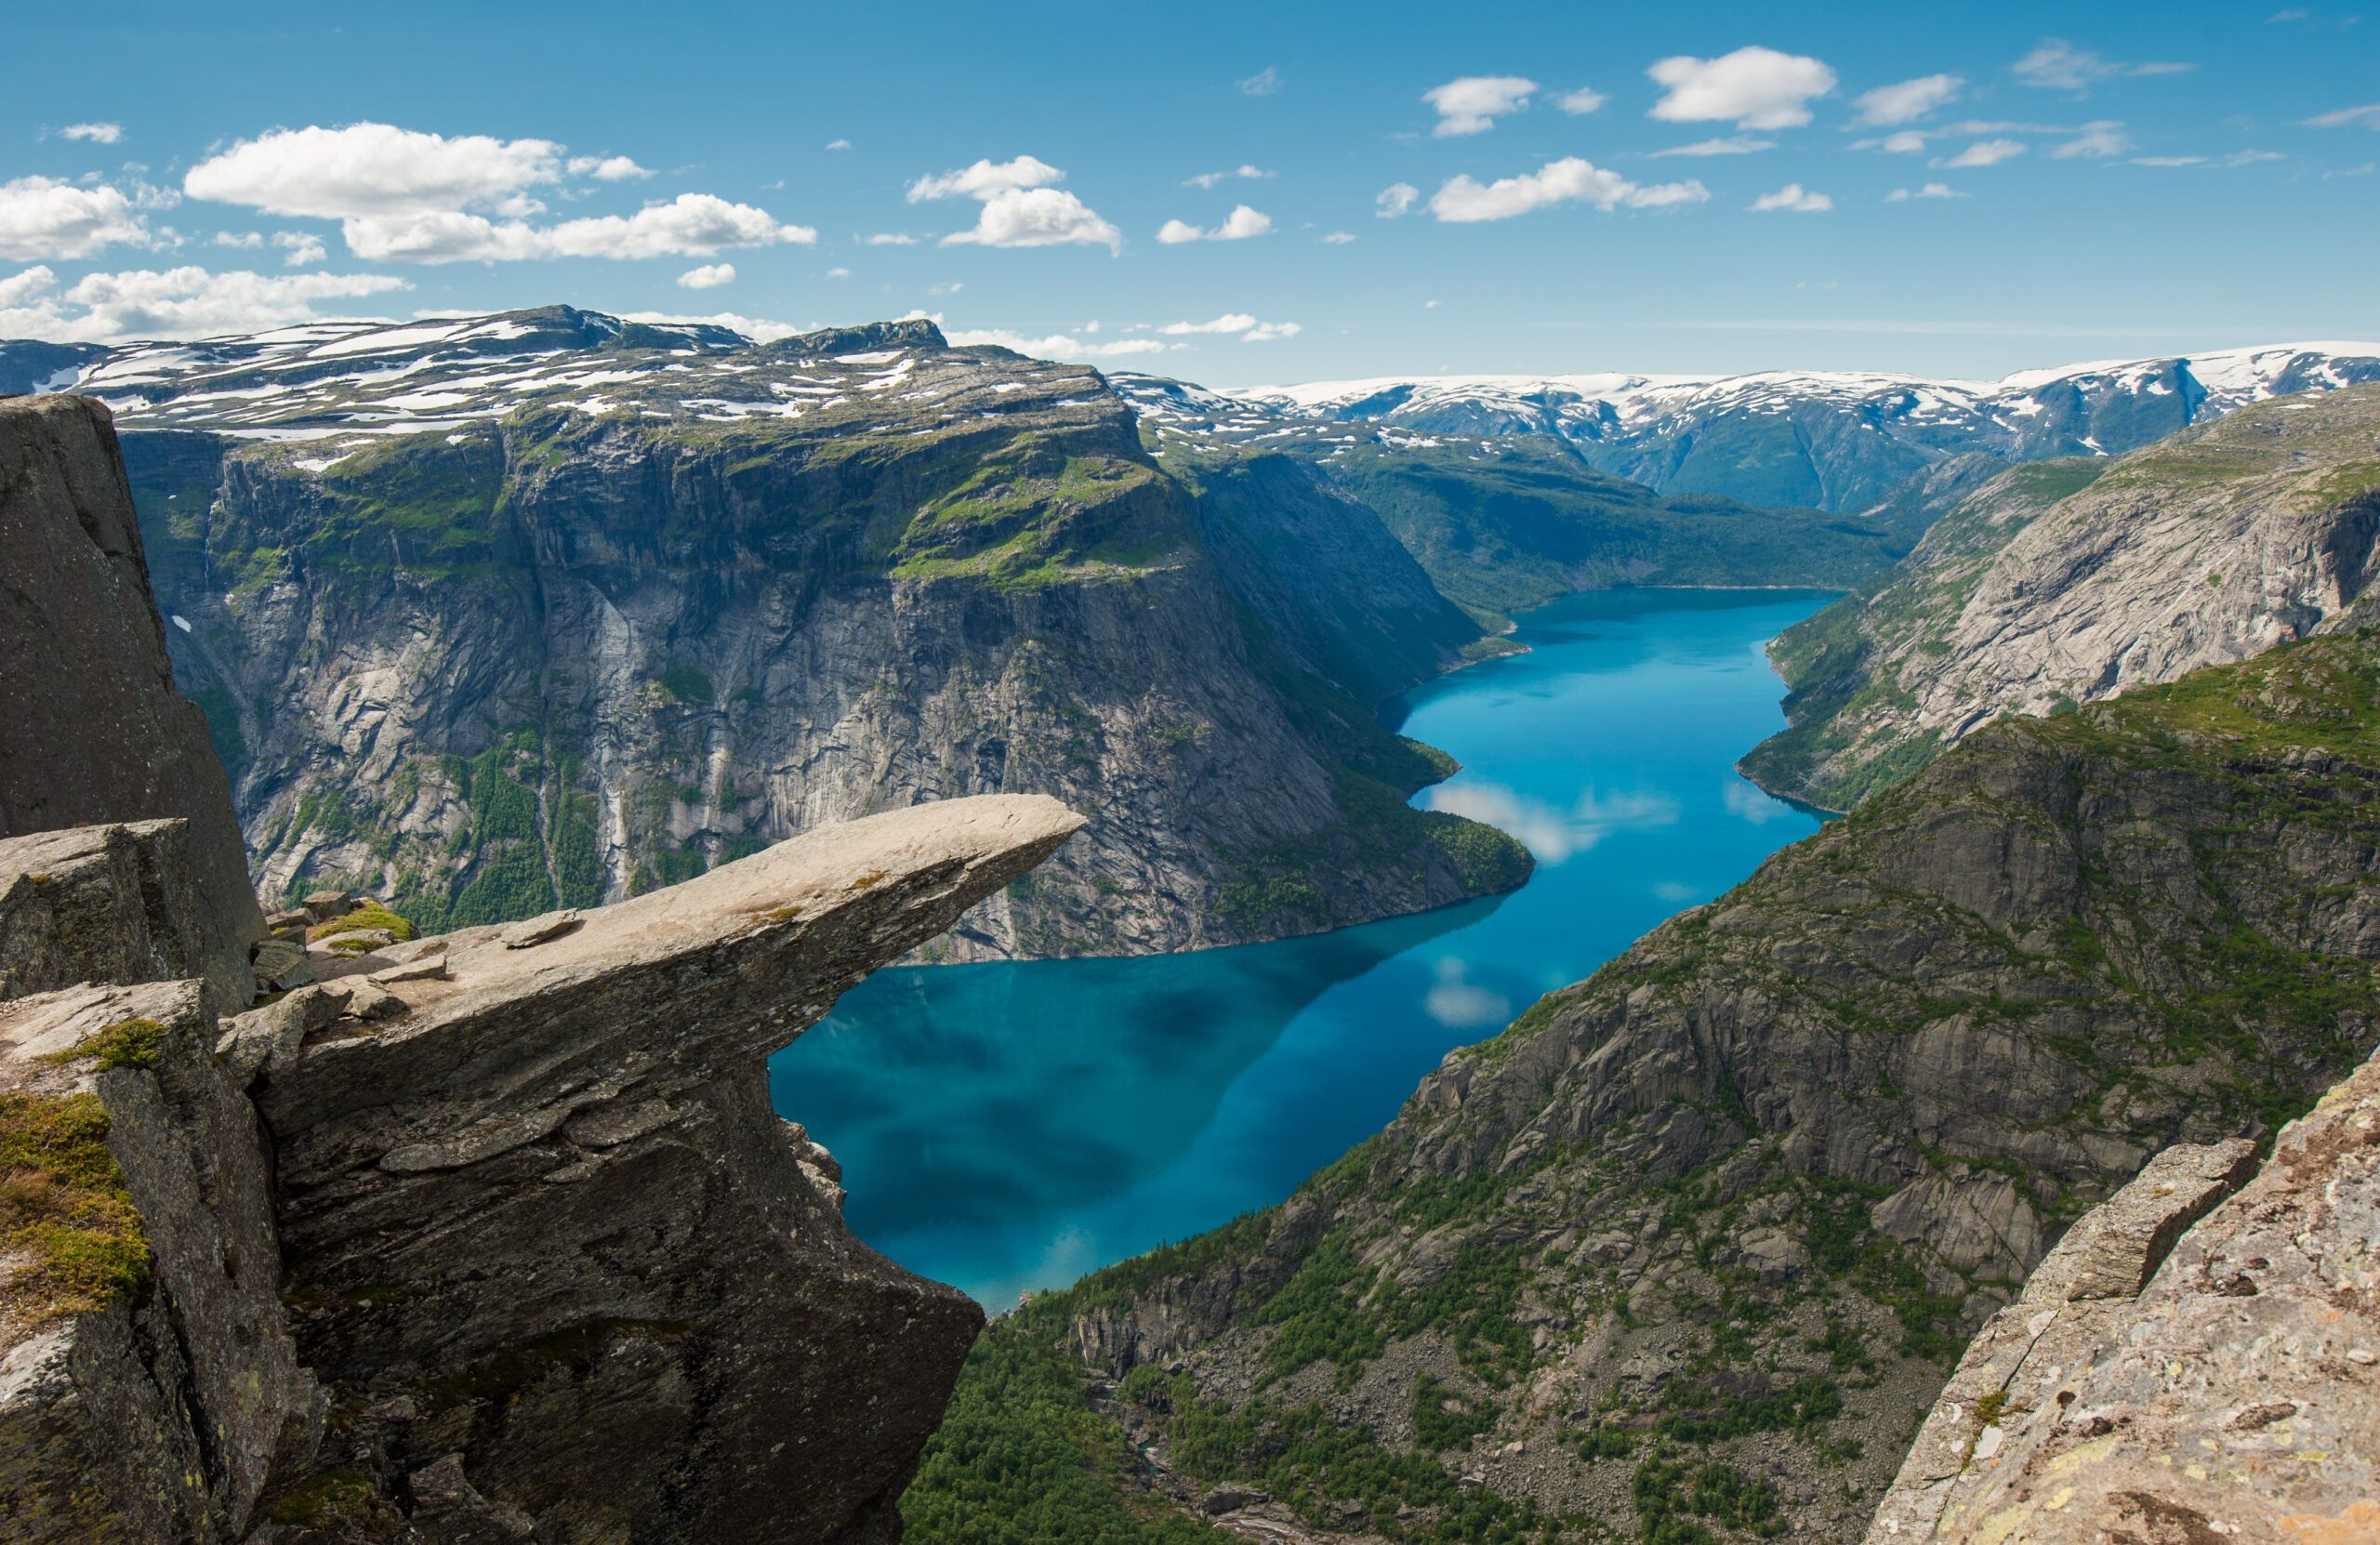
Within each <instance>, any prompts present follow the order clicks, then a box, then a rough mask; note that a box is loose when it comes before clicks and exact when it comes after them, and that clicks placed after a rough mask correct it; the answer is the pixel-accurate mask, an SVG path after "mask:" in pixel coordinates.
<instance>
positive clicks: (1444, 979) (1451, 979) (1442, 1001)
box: [1421, 956, 1513, 1030]
mask: <svg viewBox="0 0 2380 1545" xmlns="http://www.w3.org/2000/svg"><path fill="white" fill-rule="evenodd" d="M1466 969H1467V968H1466V967H1465V966H1464V965H1463V963H1462V962H1461V960H1458V959H1456V958H1455V957H1452V956H1448V957H1446V958H1444V959H1442V960H1440V961H1439V962H1438V963H1437V966H1436V967H1435V979H1434V980H1433V981H1432V983H1431V984H1430V990H1429V991H1428V992H1427V993H1425V994H1423V995H1422V997H1421V1009H1422V1011H1423V1012H1424V1013H1426V1014H1428V1015H1429V1016H1430V1017H1431V1018H1432V1019H1434V1020H1436V1021H1437V1022H1438V1023H1440V1024H1443V1025H1445V1026H1446V1027H1447V1028H1448V1029H1449V1030H1482V1029H1485V1028H1487V1027H1488V1025H1491V1024H1501V1023H1504V1022H1505V1021H1506V1020H1509V1019H1511V1018H1512V1017H1513V1004H1512V1000H1511V999H1510V998H1508V997H1504V996H1502V995H1501V994H1500V993H1493V992H1490V991H1488V989H1487V988H1485V987H1482V986H1479V985H1476V984H1474V983H1472V982H1469V981H1466V980H1465V979H1464V973H1465V971H1466Z"/></svg>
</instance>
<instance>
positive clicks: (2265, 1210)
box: [1868, 1058, 2380, 1545]
mask: <svg viewBox="0 0 2380 1545" xmlns="http://www.w3.org/2000/svg"><path fill="white" fill-rule="evenodd" d="M2253 1166H2254V1153H2253V1150H2252V1148H2251V1146H2250V1145H2249V1144H2248V1143H2246V1142H2225V1143H2216V1144H2213V1145H2211V1146H2207V1147H2181V1148H2172V1149H2168V1150H2166V1151H2165V1152H2164V1153H2162V1154H2160V1155H2158V1156H2157V1158H2156V1159H2155V1160H2153V1161H2151V1163H2150V1164H2149V1168H2148V1169H2144V1170H2143V1171H2142V1172H2141V1174H2140V1176H2139V1178H2138V1179H2137V1180H2135V1181H2134V1182H2132V1183H2131V1184H2130V1185H2127V1186H2126V1187H2124V1189H2123V1190H2122V1191H2120V1192H2118V1193H2117V1194H2116V1195H2114V1196H2113V1197H2111V1198H2110V1199H2109V1201H2108V1202H2107V1203H2106V1204H2104V1205H2103V1206H2101V1207H2100V1208H2097V1209H2096V1210H2095V1211H2093V1212H2092V1213H2090V1214H2088V1215H2086V1216H2085V1217H2084V1218H2083V1221H2081V1222H2079V1223H2077V1224H2076V1225H2075V1226H2074V1228H2073V1229H2072V1231H2070V1232H2069V1234H2068V1235H2067V1237H2066V1238H2065V1239H2064V1240H2063V1241H2061V1242H2060V1244H2059V1245H2058V1248H2056V1250H2054V1251H2052V1252H2051V1254H2050V1256H2049V1257H2048V1259H2046V1260H2045V1261H2043V1262H2042V1265H2041V1269H2040V1270H2039V1271H2037V1272H2035V1273H2034V1274H2033V1276H2032V1279H2031V1280H2030V1282H2028V1283H2027V1285H2026V1287H2025V1293H2024V1296H2023V1297H2022V1298H2021V1299H2019V1300H2018V1301H2016V1303H2014V1304H2011V1305H2010V1306H2009V1307H2008V1308H2006V1309H2004V1310H2003V1311H2001V1313H2000V1314H1998V1315H1997V1316H1995V1317H1994V1318H1993V1320H1992V1321H1991V1323H1990V1325H1988V1326H1986V1327H1984V1331H1983V1333H1982V1334H1981V1335H1980V1336H1978V1337H1977V1339H1976V1340H1975V1344H1974V1345H1973V1346H1971V1347H1969V1348H1968V1350H1967V1354H1966V1355H1965V1357H1964V1358H1963V1359H1962V1360H1961V1362H1960V1364H1959V1367H1958V1371H1957V1372H1956V1373H1955V1374H1954V1375H1952V1377H1951V1380H1950V1385H1949V1386H1948V1387H1947V1388H1946V1389H1945V1390H1944V1391H1943V1393H1942V1398H1941V1400H1940V1402H1939V1403H1938V1404H1937V1406H1935V1408H1934V1411H1933V1414H1932V1415H1931V1416H1930V1417H1929V1418H1928V1419H1927V1420H1926V1422H1925V1425H1924V1428H1923V1429H1922V1430H1921V1431H1920V1433H1919V1434H1918V1439H1917V1443H1916V1445H1915V1446H1914V1447H1912V1448H1911V1451H1910V1456H1909V1459H1908V1460H1907V1461H1906V1462H1905V1463H1904V1464H1903V1466H1902V1468H1901V1472H1900V1475H1899V1478H1898V1479H1897V1481H1896V1482H1895V1483H1894V1486H1893V1489H1892V1491H1891V1492H1890V1493H1889V1494H1888V1495H1887V1496H1886V1497H1885V1499H1884V1505H1883V1507H1882V1508H1881V1509H1879V1510H1878V1512H1877V1514H1876V1519H1875V1522H1874V1524H1873V1525H1872V1526H1871V1528H1870V1530H1869V1533H1868V1545H1914V1542H1916V1541H1928V1542H1937V1541H1938V1542H1943V1545H1953V1542H1955V1545H1985V1542H1993V1545H1997V1542H2003V1541H2016V1540H2022V1541H2025V1542H2027V1545H2101V1542H2106V1541H2123V1540H2136V1541H2142V1542H2144V1545H2150V1542H2153V1545H2162V1542H2164V1541H2174V1542H2175V1545H2199V1542H2201V1541H2206V1542H2216V1541H2228V1540H2242V1541H2244V1540H2275V1541H2298V1542H2305V1545H2347V1542H2350V1541H2353V1542H2361V1541H2368V1540H2380V1058H2375V1059H2374V1060H2373V1061H2372V1062H2368V1063H2365V1064H2364V1065H2363V1066H2362V1067H2361V1068H2360V1069H2359V1070H2358V1071H2357V1072H2356V1073H2355V1074H2354V1075H2353V1076H2350V1077H2349V1078H2348V1079H2347V1081H2346V1082H2344V1083H2342V1084H2340V1085H2339V1086H2338V1087H2337V1088H2336V1089H2333V1090H2332V1091H2331V1092H2330V1094H2328V1095H2327V1096H2325V1097H2324V1099H2323V1100H2322V1103H2321V1104H2320V1105H2318V1106H2317V1107H2316V1108H2315V1109H2314V1111H2313V1112H2312V1113H2311V1114H2309V1115H2307V1116H2306V1117H2305V1118H2304V1119H2302V1120H2299V1121H2296V1122H2294V1123H2292V1124H2291V1125H2290V1126H2288V1127H2287V1128H2284V1129H2282V1131H2281V1136H2280V1138H2279V1139H2278V1141H2277V1142H2275V1144H2274V1148H2273V1155H2272V1157H2271V1159H2270V1160H2269V1161H2268V1163H2267V1164H2266V1165H2265V1167H2264V1169H2262V1171H2261V1172H2258V1173H2256V1175H2255V1178H2254V1180H2252V1181H2248V1182H2247V1183H2246V1184H2245V1185H2244V1186H2241V1184H2240V1182H2241V1180H2242V1179H2243V1178H2244V1177H2245V1176H2246V1175H2247V1174H2248V1173H2249V1171H2250V1170H2251V1169H2253ZM2235 1187H2237V1188H2238V1190H2237V1194H2236V1195H2233V1194H2232V1193H2233V1190H2234V1188H2235ZM2226 1196H2228V1197H2229V1199H2228V1201H2226V1200H2223V1198H2224V1197H2226ZM2218 1203H2219V1204H2220V1205H2217V1204H2218ZM2186 1229H2187V1230H2188V1232H2187V1233H2185V1232H2184V1230H2186ZM2176 1239H2178V1243H2175V1240H2176ZM2169 1249H2170V1252H2171V1253H2170V1254H2168V1253H2167V1251H2168V1250H2169ZM2144 1284H2145V1286H2144ZM2135 1295H2136V1296H2135Z"/></svg>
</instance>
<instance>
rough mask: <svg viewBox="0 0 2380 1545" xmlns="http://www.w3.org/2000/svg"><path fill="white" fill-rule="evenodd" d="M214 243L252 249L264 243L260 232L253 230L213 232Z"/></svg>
mask: <svg viewBox="0 0 2380 1545" xmlns="http://www.w3.org/2000/svg"><path fill="white" fill-rule="evenodd" d="M215 244H216V245H217V246H235V247H241V248H245V249H246V250H249V251H254V250H255V249H256V248H258V247H260V246H262V245H264V237H263V235H262V234H261V233H260V232H258V231H217V232H216V233H215Z"/></svg>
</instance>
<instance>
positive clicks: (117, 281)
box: [0, 267, 410, 343]
mask: <svg viewBox="0 0 2380 1545" xmlns="http://www.w3.org/2000/svg"><path fill="white" fill-rule="evenodd" d="M407 288H410V286H409V285H408V284H406V283H405V282H404V281H403V280H402V279H399V278H396V277H394V276H393V275H390V274H380V273H293V274H260V273H250V272H247V271H234V272H230V273H213V272H209V271H207V270H205V269H202V268H196V267H186V268H177V269H168V270H165V271H153V270H139V271H131V272H125V273H87V274H85V275H84V276H83V277H82V278H80V279H78V280H76V281H75V282H74V283H73V284H68V285H63V286H61V285H60V284H59V283H58V280H57V276H56V275H55V274H53V273H52V272H51V271H49V270H48V269H47V268H46V267H35V268H32V269H28V270H26V271H23V272H21V273H19V274H16V275H14V276H13V277H11V278H8V279H0V337H37V338H53V339H69V338H73V339H90V340H93V341H97V342H103V343H112V342H121V341H124V340H126V339H131V338H196V337H220V336H221V335H223V334H226V333H253V332H261V331H263V330H265V329H266V328H270V327H279V326H284V325H285V324H289V323H292V322H303V321H309V320H312V319H314V318H315V317H316V316H317V315H318V313H317V312H316V311H315V310H314V306H315V304H316V303H317V302H319V301H324V300H332V299H344V298H352V297H360V296H367V295H384V294H387V293H389V292H390V291H392V290H402V289H407Z"/></svg>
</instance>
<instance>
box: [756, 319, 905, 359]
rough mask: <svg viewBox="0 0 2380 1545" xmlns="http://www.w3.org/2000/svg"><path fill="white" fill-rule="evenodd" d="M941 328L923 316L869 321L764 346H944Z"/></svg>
mask: <svg viewBox="0 0 2380 1545" xmlns="http://www.w3.org/2000/svg"><path fill="white" fill-rule="evenodd" d="M949 347H950V345H949V344H948V343H947V342H946V341H945V340H944V338H943V336H942V329H941V328H939V327H937V326H935V325H934V324H932V322H930V321H928V320H927V319H926V318H924V317H904V318H902V319H901V320H900V321H898V322H869V323H863V324H860V325H859V326H856V327H826V328H822V329H820V330H819V331H817V332H814V333H803V334H801V335H800V336H799V337H789V338H786V339H783V340H781V341H779V342H777V343H774V344H771V345H769V346H768V348H769V349H770V350H773V351H774V352H777V353H783V354H791V355H831V354H857V353H861V352H863V351H865V350H876V349H947V348H949Z"/></svg>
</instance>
